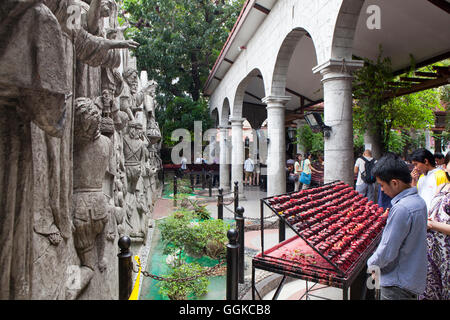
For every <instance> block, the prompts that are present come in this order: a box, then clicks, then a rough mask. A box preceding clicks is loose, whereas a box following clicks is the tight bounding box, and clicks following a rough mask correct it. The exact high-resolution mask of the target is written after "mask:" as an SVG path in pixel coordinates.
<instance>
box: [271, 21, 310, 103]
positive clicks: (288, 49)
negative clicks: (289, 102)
mask: <svg viewBox="0 0 450 320" xmlns="http://www.w3.org/2000/svg"><path fill="white" fill-rule="evenodd" d="M304 36H308V37H310V38H311V40H312V42H313V45H314V50H315V52H316V56H317V49H316V46H315V44H314V39H313V38H312V37H311V35H310V33H308V31H306V30H305V29H304V28H295V29H293V30H292V31H291V32H289V33H288V34H287V36H286V37H285V39H284V41H283V42H282V44H281V46H280V49H279V51H278V55H277V57H276V62H275V67H274V70H273V75H272V83H271V88H270V95H273V96H284V95H285V91H286V83H287V74H288V68H289V64H290V62H291V58H292V55H293V53H294V51H295V48H296V47H297V45H298V43H299V41H300V40H301V39H302V38H303V37H304Z"/></svg>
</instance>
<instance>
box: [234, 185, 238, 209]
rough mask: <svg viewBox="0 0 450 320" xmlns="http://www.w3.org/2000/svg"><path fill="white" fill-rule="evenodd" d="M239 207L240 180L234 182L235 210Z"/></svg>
mask: <svg viewBox="0 0 450 320" xmlns="http://www.w3.org/2000/svg"><path fill="white" fill-rule="evenodd" d="M238 207H239V182H237V181H235V182H234V212H236V210H237V208H238Z"/></svg>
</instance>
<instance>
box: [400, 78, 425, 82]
mask: <svg viewBox="0 0 450 320" xmlns="http://www.w3.org/2000/svg"><path fill="white" fill-rule="evenodd" d="M428 80H430V79H424V78H414V77H400V81H408V82H419V83H422V82H425V81H428Z"/></svg>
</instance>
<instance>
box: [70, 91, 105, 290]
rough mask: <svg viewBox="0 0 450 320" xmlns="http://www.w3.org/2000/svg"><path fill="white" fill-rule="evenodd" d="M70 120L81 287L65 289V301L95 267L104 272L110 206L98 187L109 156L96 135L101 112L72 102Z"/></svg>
mask: <svg viewBox="0 0 450 320" xmlns="http://www.w3.org/2000/svg"><path fill="white" fill-rule="evenodd" d="M74 121H75V127H74V178H73V186H74V187H73V225H74V243H75V248H76V250H77V253H78V256H79V258H80V262H81V279H80V282H81V285H80V288H79V290H69V292H68V297H69V298H76V297H77V295H78V294H79V292H80V291H82V290H83V289H84V288H85V287H86V286H87V285H88V284H89V282H90V280H91V278H92V276H93V273H94V271H95V268H96V267H97V266H98V269H99V270H100V272H103V271H104V270H105V269H106V261H105V260H104V248H105V241H106V235H105V232H104V230H105V225H106V223H107V221H108V218H109V217H108V213H109V211H110V207H109V205H108V203H107V198H106V196H105V195H104V193H103V188H102V187H103V178H104V175H105V172H106V170H107V168H108V164H109V159H110V157H111V153H112V143H111V141H110V140H109V139H108V138H107V137H105V136H103V135H102V134H101V133H100V123H101V122H100V121H101V110H100V109H98V108H97V106H96V105H95V104H94V103H93V101H92V100H91V99H89V98H78V99H76V100H75V120H74ZM97 236H99V237H98V239H97ZM96 240H97V241H98V242H97V243H96ZM96 249H98V250H96Z"/></svg>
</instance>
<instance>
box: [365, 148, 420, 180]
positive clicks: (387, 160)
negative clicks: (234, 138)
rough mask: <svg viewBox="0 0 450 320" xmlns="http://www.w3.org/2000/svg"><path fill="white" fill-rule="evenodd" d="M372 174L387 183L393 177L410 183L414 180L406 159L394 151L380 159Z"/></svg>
mask: <svg viewBox="0 0 450 320" xmlns="http://www.w3.org/2000/svg"><path fill="white" fill-rule="evenodd" d="M372 174H373V175H374V176H375V177H377V178H378V179H380V180H383V181H385V182H387V183H389V182H391V180H392V179H398V180H401V181H403V182H404V183H406V184H409V183H411V180H412V179H411V173H410V172H409V169H408V166H407V165H406V163H405V161H403V160H402V159H401V158H400V157H398V156H396V155H395V154H393V153H388V154H386V155H384V156H383V157H382V158H381V159H380V160H378V161H377V162H376V164H375V167H374V168H373V169H372Z"/></svg>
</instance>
